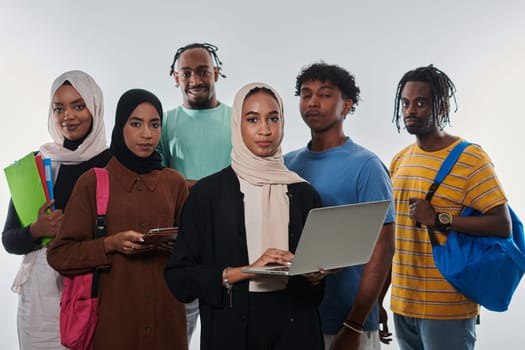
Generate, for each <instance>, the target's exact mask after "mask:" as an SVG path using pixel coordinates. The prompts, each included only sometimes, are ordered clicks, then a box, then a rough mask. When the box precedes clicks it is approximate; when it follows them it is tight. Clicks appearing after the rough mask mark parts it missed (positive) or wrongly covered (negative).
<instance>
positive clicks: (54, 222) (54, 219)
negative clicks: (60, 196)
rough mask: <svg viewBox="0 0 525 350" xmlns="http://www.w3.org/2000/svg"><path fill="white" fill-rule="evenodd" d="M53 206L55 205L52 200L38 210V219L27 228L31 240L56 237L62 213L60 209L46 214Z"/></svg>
mask: <svg viewBox="0 0 525 350" xmlns="http://www.w3.org/2000/svg"><path fill="white" fill-rule="evenodd" d="M53 204H55V201H54V200H52V201H49V202H46V203H44V205H42V206H41V207H40V209H38V217H37V219H36V221H35V222H33V223H32V224H31V226H30V227H29V231H30V232H31V236H32V237H33V238H35V239H36V238H41V237H55V236H56V235H57V233H58V230H59V228H60V224H61V223H62V218H63V216H64V213H63V212H62V210H61V209H56V210H55V211H51V212H49V213H48V211H50V210H51V207H52V206H53Z"/></svg>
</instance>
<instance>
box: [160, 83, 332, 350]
mask: <svg viewBox="0 0 525 350" xmlns="http://www.w3.org/2000/svg"><path fill="white" fill-rule="evenodd" d="M283 128H284V115H283V104H282V100H281V98H280V96H279V95H278V94H277V92H276V91H275V90H274V89H273V88H271V87H270V86H268V85H266V84H263V83H252V84H248V85H246V86H244V87H243V88H241V89H240V90H239V92H238V93H237V95H236V96H235V100H234V104H233V107H232V144H233V150H232V164H231V166H230V167H227V168H225V169H223V170H222V171H220V172H218V173H216V174H213V175H211V176H209V177H207V178H204V179H202V180H200V181H199V182H198V183H197V184H196V185H195V186H194V187H193V188H192V189H191V191H190V196H189V197H188V200H187V202H186V204H185V206H184V208H183V211H182V214H181V220H180V226H179V237H178V239H177V241H176V243H175V249H174V252H173V255H172V257H171V260H170V262H169V264H168V267H167V268H166V270H165V277H166V281H167V283H168V286H169V287H170V289H171V290H172V292H173V293H174V294H175V296H176V297H177V298H178V299H179V300H181V301H183V302H190V301H192V300H194V299H199V303H200V316H201V349H204V350H210V349H233V350H236V349H239V350H241V349H242V350H245V349H250V350H254V349H275V350H277V349H322V337H321V331H320V326H319V321H318V314H317V307H318V305H319V303H320V302H321V298H322V295H323V289H324V283H323V281H322V275H320V274H313V275H308V276H294V277H289V278H268V277H257V276H256V275H252V274H247V273H243V272H241V270H242V269H245V268H247V267H255V266H264V265H266V264H283V265H285V264H288V263H290V262H291V260H292V259H293V254H292V253H291V252H293V251H295V248H296V247H297V242H298V240H299V237H300V234H301V231H302V228H303V225H304V222H305V220H306V216H307V214H308V212H309V210H310V209H312V208H315V207H318V206H319V205H320V200H319V195H318V194H317V192H316V191H315V190H314V189H313V187H312V186H310V185H309V184H308V183H307V182H306V181H305V180H303V179H302V178H301V177H299V176H298V175H297V174H295V173H294V172H291V171H289V170H288V169H287V168H286V167H285V166H284V162H283V157H282V152H281V146H280V145H281V141H282V138H283Z"/></svg>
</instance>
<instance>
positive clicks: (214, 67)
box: [159, 43, 232, 187]
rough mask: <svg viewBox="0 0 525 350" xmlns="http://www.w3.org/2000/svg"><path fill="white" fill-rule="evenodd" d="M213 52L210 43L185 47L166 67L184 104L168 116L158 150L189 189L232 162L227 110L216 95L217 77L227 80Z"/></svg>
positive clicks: (214, 47) (164, 161) (167, 113)
mask: <svg viewBox="0 0 525 350" xmlns="http://www.w3.org/2000/svg"><path fill="white" fill-rule="evenodd" d="M217 51H218V48H217V47H216V46H214V45H211V44H208V43H193V44H189V45H186V46H183V47H180V48H179V49H178V50H177V52H176V53H175V57H174V58H173V63H172V64H171V66H170V75H173V77H174V78H175V85H176V86H177V87H180V90H181V93H182V101H183V104H182V105H180V106H178V107H176V108H174V109H171V110H169V111H167V112H166V115H165V116H164V120H163V125H162V136H161V140H160V144H159V151H160V153H161V155H162V159H163V163H164V165H165V166H167V167H170V168H172V169H175V170H177V171H179V172H180V173H182V175H184V177H185V178H186V181H187V183H188V186H189V187H191V186H193V185H194V184H195V182H196V181H198V180H200V179H201V178H203V177H205V176H208V175H210V174H213V173H215V172H217V171H219V170H221V169H223V168H225V167H227V166H228V165H229V164H230V162H231V159H230V156H231V148H232V147H231V125H230V123H231V122H230V119H231V107H230V106H227V105H225V104H224V103H222V102H220V101H219V100H217V96H216V94H215V82H217V81H218V79H219V76H221V77H223V78H226V76H225V75H224V74H222V72H221V69H222V62H221V61H220V59H219V57H218V56H217Z"/></svg>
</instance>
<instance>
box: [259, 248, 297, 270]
mask: <svg viewBox="0 0 525 350" xmlns="http://www.w3.org/2000/svg"><path fill="white" fill-rule="evenodd" d="M293 256H294V255H293V254H292V253H290V252H289V251H287V250H281V249H277V248H268V249H266V251H265V252H264V253H263V255H261V256H260V257H259V259H257V260H255V261H254V262H253V263H252V264H251V265H250V267H256V266H265V265H271V264H277V265H290V264H291V263H292V261H293Z"/></svg>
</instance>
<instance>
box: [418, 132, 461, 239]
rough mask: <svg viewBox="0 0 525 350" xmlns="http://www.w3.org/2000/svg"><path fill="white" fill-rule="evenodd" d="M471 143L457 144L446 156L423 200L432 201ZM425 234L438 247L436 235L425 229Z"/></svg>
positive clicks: (419, 225)
mask: <svg viewBox="0 0 525 350" xmlns="http://www.w3.org/2000/svg"><path fill="white" fill-rule="evenodd" d="M470 144H471V143H470V142H468V141H462V142H460V143H458V144H457V145H456V146H455V147H454V148H453V149H452V150H451V151H450V153H449V154H448V156H447V158H445V160H444V161H443V163H442V164H441V167H440V168H439V170H438V172H437V174H436V177H435V178H434V182H433V183H432V185H430V188H429V189H428V192H427V194H426V196H425V200H427V201H430V200H432V197H434V193H436V190H437V189H438V187H439V185H441V183H442V182H443V180H445V178H446V177H447V175H448V174H449V173H450V171H451V170H452V168H453V167H454V165H455V164H456V162H457V161H458V158H459V156H460V155H461V153H463V151H464V150H465V148H466V147H467V146H468V145H470ZM416 226H417V227H421V224H420V223H419V222H417V223H416ZM427 232H428V235H429V237H430V243H431V244H432V245H433V246H435V245H439V242H438V240H437V238H436V235H435V234H434V232H433V231H432V230H431V229H429V228H428V227H427Z"/></svg>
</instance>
